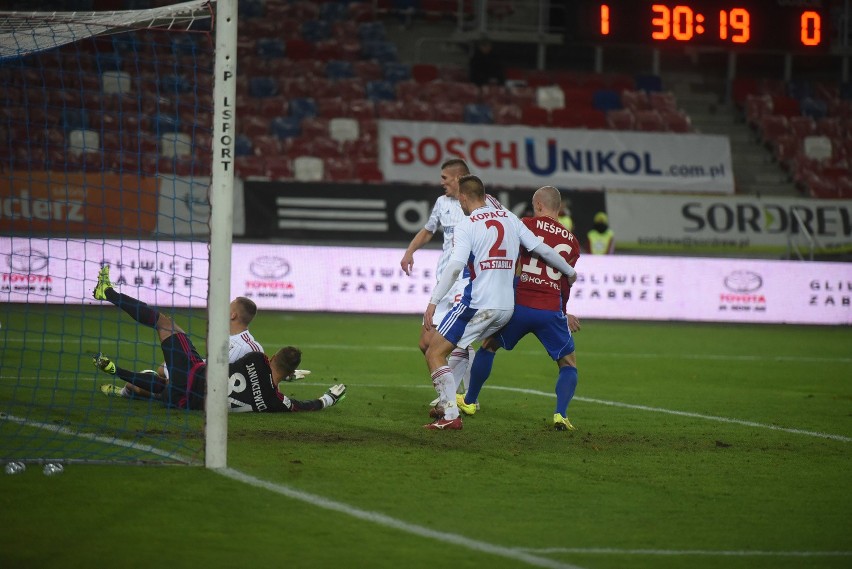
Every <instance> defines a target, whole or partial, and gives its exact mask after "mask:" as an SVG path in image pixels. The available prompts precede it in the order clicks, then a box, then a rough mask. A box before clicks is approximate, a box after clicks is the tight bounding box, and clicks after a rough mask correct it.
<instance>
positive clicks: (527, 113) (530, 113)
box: [521, 105, 550, 126]
mask: <svg viewBox="0 0 852 569" xmlns="http://www.w3.org/2000/svg"><path fill="white" fill-rule="evenodd" d="M521 124H525V125H527V126H547V125H548V124H550V114H549V113H548V112H547V109H542V108H541V107H536V106H533V105H527V106H526V107H521Z"/></svg>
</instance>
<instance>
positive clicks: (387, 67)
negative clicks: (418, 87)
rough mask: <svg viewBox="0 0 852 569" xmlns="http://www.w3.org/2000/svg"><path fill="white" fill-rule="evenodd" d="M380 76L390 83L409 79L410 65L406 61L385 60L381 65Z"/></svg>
mask: <svg viewBox="0 0 852 569" xmlns="http://www.w3.org/2000/svg"><path fill="white" fill-rule="evenodd" d="M382 76H383V78H384V80H385V81H390V82H391V83H398V82H399V81H408V80H409V79H411V67H410V66H409V65H408V64H407V63H398V62H395V61H391V62H387V63H385V64H384V65H383V66H382Z"/></svg>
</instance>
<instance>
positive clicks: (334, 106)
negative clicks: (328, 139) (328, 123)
mask: <svg viewBox="0 0 852 569" xmlns="http://www.w3.org/2000/svg"><path fill="white" fill-rule="evenodd" d="M316 103H317V113H318V115H319V116H321V117H324V118H327V119H332V118H335V117H345V116H346V114H347V106H348V103H347V102H346V101H344V100H343V98H341V97H323V98H322V99H316Z"/></svg>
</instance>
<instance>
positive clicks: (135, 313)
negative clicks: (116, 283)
mask: <svg viewBox="0 0 852 569" xmlns="http://www.w3.org/2000/svg"><path fill="white" fill-rule="evenodd" d="M104 295H105V296H106V298H107V300H108V301H110V302H111V303H113V304H114V305H116V306H117V307H119V308H120V309H122V310H123V311H125V312H126V313H128V314H129V315H130V317H131V318H133V319H134V320H136V321H137V322H139V323H140V324H144V325H145V326H150V327H151V328H155V327H156V326H157V320H159V319H160V313H159V312H157V310H155V309H153V308H151V307H150V306H148V305H147V304H145V303H144V302H142V301H141V300H136V299H135V298H133V297H131V296H127V295H126V294H121V293H120V292H118V291H116V290H115V289H114V288H108V289H106V290H105V291H104Z"/></svg>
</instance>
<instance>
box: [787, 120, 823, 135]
mask: <svg viewBox="0 0 852 569" xmlns="http://www.w3.org/2000/svg"><path fill="white" fill-rule="evenodd" d="M787 128H788V130H789V132H790V133H791V134H794V135H796V136H797V137H799V138H804V137H806V136H810V135H812V134H815V133H816V121H815V120H814V119H812V118H811V117H805V116H795V117H790V118H788V119H787Z"/></svg>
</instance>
